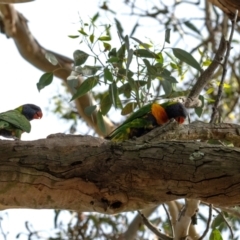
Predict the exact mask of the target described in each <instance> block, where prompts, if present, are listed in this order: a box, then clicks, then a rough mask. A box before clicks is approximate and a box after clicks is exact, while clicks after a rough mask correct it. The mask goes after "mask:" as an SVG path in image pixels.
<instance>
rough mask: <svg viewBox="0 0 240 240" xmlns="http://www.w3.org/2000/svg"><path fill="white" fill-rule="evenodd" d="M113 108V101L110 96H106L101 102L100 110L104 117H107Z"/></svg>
mask: <svg viewBox="0 0 240 240" xmlns="http://www.w3.org/2000/svg"><path fill="white" fill-rule="evenodd" d="M111 106H112V100H111V98H110V96H109V94H108V93H107V94H105V95H104V96H103V98H102V99H101V102H100V108H101V112H102V114H103V115H106V114H107V113H108V112H109V110H110V109H111Z"/></svg>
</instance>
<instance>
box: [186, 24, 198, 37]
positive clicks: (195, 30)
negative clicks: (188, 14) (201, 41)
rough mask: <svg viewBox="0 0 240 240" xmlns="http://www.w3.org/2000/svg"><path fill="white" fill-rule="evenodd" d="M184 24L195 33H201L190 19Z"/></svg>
mask: <svg viewBox="0 0 240 240" xmlns="http://www.w3.org/2000/svg"><path fill="white" fill-rule="evenodd" d="M184 24H185V25H186V27H188V28H189V29H191V30H192V31H194V32H195V33H197V34H199V35H201V32H200V31H199V30H198V29H197V28H196V27H195V26H194V25H193V24H192V23H191V22H190V21H186V22H184Z"/></svg>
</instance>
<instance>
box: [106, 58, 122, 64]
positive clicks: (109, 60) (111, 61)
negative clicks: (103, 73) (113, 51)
mask: <svg viewBox="0 0 240 240" xmlns="http://www.w3.org/2000/svg"><path fill="white" fill-rule="evenodd" d="M118 61H119V58H118V57H111V58H109V59H108V60H107V63H114V62H118Z"/></svg>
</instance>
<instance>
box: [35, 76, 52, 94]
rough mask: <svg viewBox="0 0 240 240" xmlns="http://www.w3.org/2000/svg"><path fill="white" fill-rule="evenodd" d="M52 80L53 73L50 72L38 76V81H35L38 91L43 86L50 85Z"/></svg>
mask: <svg viewBox="0 0 240 240" xmlns="http://www.w3.org/2000/svg"><path fill="white" fill-rule="evenodd" d="M52 80H53V73H52V72H48V73H44V74H43V75H42V76H41V77H40V79H39V82H38V83H37V89H38V91H39V92H40V91H41V90H42V89H43V88H45V87H46V86H48V85H50V84H51V83H52Z"/></svg>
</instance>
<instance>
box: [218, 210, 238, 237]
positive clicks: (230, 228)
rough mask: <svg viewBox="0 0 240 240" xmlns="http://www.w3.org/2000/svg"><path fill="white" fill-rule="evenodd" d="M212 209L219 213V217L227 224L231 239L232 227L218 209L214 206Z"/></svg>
mask: <svg viewBox="0 0 240 240" xmlns="http://www.w3.org/2000/svg"><path fill="white" fill-rule="evenodd" d="M214 210H215V211H216V212H217V213H219V214H220V215H221V217H222V218H223V220H224V222H225V223H226V225H227V226H228V228H229V231H230V233H231V236H232V239H234V234H233V229H232V227H231V226H230V224H229V222H228V220H227V219H226V218H225V216H224V214H223V213H222V212H221V211H219V210H218V209H217V208H214Z"/></svg>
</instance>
